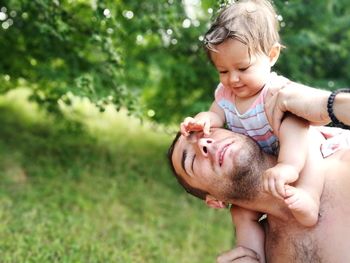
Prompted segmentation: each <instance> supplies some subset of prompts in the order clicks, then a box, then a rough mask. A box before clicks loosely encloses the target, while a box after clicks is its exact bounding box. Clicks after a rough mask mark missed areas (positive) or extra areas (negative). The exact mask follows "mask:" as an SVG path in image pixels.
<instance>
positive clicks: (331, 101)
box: [327, 89, 350, 129]
mask: <svg viewBox="0 0 350 263" xmlns="http://www.w3.org/2000/svg"><path fill="white" fill-rule="evenodd" d="M342 92H346V93H350V89H338V90H334V91H333V92H332V93H331V95H329V97H328V102H327V111H328V116H329V118H330V119H331V120H332V123H333V124H334V126H337V127H339V128H343V129H350V126H349V125H346V124H344V123H342V122H341V121H339V120H338V119H337V117H335V115H334V112H333V104H334V99H335V96H337V94H338V93H342Z"/></svg>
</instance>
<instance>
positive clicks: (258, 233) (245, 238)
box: [223, 205, 265, 263]
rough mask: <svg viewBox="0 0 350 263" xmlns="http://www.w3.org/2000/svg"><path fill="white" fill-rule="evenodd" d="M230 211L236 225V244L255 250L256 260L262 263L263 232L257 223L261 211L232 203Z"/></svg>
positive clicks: (263, 259) (263, 254)
mask: <svg viewBox="0 0 350 263" xmlns="http://www.w3.org/2000/svg"><path fill="white" fill-rule="evenodd" d="M230 212H231V217H232V222H233V224H234V225H235V227H236V246H237V247H244V248H248V249H251V250H253V251H255V252H256V254H257V258H258V259H259V261H258V262H260V263H264V262H265V251H264V247H265V233H264V229H263V228H262V226H261V225H260V223H259V218H260V217H261V213H259V212H255V211H251V210H247V209H245V208H241V207H238V206H234V205H232V207H231V210H230ZM223 262H225V261H223ZM228 262H230V261H228ZM233 262H236V261H233Z"/></svg>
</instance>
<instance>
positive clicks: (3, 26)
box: [1, 21, 10, 29]
mask: <svg viewBox="0 0 350 263" xmlns="http://www.w3.org/2000/svg"><path fill="white" fill-rule="evenodd" d="M1 26H2V28H3V29H8V28H9V27H10V24H9V23H8V22H7V21H6V22H4V23H2V24H1Z"/></svg>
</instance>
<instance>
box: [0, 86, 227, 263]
mask: <svg viewBox="0 0 350 263" xmlns="http://www.w3.org/2000/svg"><path fill="white" fill-rule="evenodd" d="M26 96H27V92H26V91H25V90H19V91H16V92H12V93H10V94H7V95H6V96H3V97H0V123H1V128H0V262H1V263H4V262H11V263H12V262H15V263H18V262H74V263H77V262H84V263H85V262H122V263H124V262H132V263H134V262H160V263H163V262H174V263H182V262H184V263H185V262H189V263H194V262H201V263H203V262H214V261H215V257H216V255H217V254H218V253H219V252H221V251H223V250H226V249H229V248H230V247H231V245H232V227H231V224H230V218H229V215H228V212H227V211H216V210H212V209H208V208H206V207H205V205H204V204H203V203H202V202H200V201H199V200H197V199H195V198H192V197H190V196H188V195H187V194H186V193H185V192H184V191H183V190H182V189H181V188H180V187H179V186H178V184H177V182H176V180H175V179H174V178H173V176H172V175H171V172H170V169H169V167H168V164H167V160H166V157H165V154H166V150H167V147H168V145H169V143H170V141H171V137H172V136H170V135H167V134H166V133H165V132H164V131H163V128H161V127H159V126H154V125H153V126H152V125H151V124H148V123H146V124H144V125H140V122H139V121H138V120H135V119H132V118H130V117H127V116H126V114H124V113H123V112H121V113H116V112H114V111H113V110H112V109H111V108H109V109H107V111H106V112H105V113H103V114H101V113H99V112H98V111H97V110H96V109H95V108H94V107H92V106H91V105H90V103H89V102H88V101H84V100H77V99H75V100H73V104H72V106H69V107H68V106H65V105H62V112H63V113H64V115H65V118H61V119H57V118H54V117H53V116H50V115H49V114H47V113H45V112H41V111H40V110H39V109H38V108H37V106H36V105H35V104H32V103H28V102H26V100H25V98H26ZM67 119H68V120H75V122H68V121H67Z"/></svg>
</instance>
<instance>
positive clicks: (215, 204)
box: [205, 195, 227, 209]
mask: <svg viewBox="0 0 350 263" xmlns="http://www.w3.org/2000/svg"><path fill="white" fill-rule="evenodd" d="M205 203H206V204H207V206H209V207H211V208H215V209H219V208H226V207H227V204H226V203H225V202H223V201H219V200H218V199H216V198H214V197H213V196H211V195H207V196H206V197H205Z"/></svg>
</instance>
